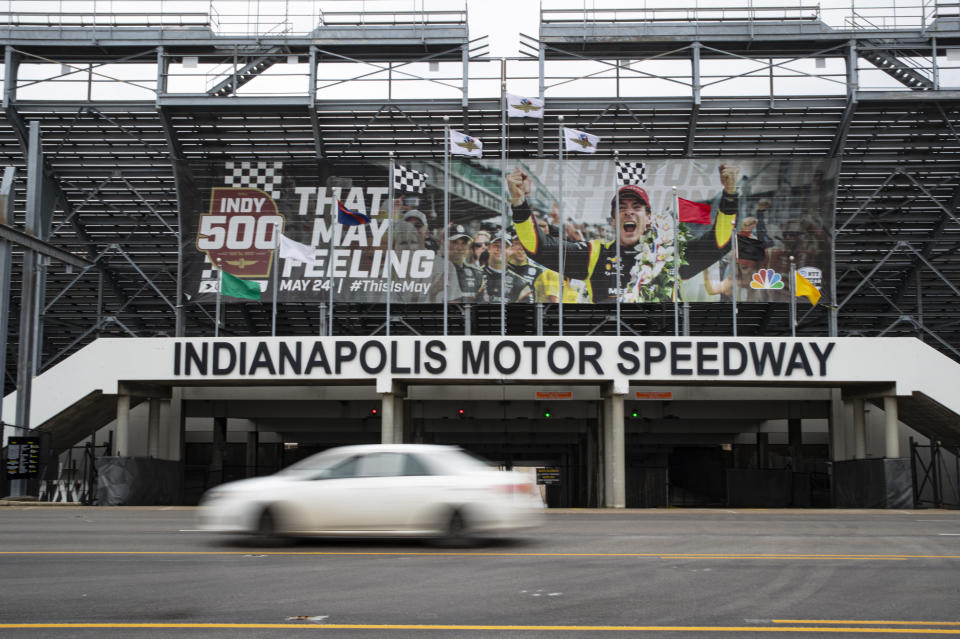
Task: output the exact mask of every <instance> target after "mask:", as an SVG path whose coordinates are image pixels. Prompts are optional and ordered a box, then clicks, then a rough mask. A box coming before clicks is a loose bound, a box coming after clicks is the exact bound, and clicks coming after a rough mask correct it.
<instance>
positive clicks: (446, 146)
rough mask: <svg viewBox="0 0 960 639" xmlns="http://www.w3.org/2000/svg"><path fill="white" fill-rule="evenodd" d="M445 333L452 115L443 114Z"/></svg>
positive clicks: (444, 326) (448, 273) (444, 328)
mask: <svg viewBox="0 0 960 639" xmlns="http://www.w3.org/2000/svg"><path fill="white" fill-rule="evenodd" d="M441 237H443V242H444V244H445V245H444V246H443V247H441V250H442V251H443V334H444V335H446V334H447V307H448V303H447V277H448V276H449V275H450V116H449V115H445V116H443V235H442V236H441Z"/></svg>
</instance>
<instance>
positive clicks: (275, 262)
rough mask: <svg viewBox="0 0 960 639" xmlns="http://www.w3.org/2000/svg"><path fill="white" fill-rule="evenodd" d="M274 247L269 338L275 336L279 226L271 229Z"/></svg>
mask: <svg viewBox="0 0 960 639" xmlns="http://www.w3.org/2000/svg"><path fill="white" fill-rule="evenodd" d="M273 233H274V236H275V237H274V246H273V313H272V321H271V323H270V337H276V336H277V277H278V275H277V269H278V268H279V265H280V225H279V224H277V225H276V226H274V227H273Z"/></svg>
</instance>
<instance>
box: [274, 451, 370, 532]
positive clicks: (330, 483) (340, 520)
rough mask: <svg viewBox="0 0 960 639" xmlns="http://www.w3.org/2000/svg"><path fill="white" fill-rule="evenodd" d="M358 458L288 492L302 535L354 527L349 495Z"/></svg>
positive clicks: (354, 486)
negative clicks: (301, 525)
mask: <svg viewBox="0 0 960 639" xmlns="http://www.w3.org/2000/svg"><path fill="white" fill-rule="evenodd" d="M361 458H362V456H361V455H354V456H351V457H348V458H346V459H344V460H343V461H341V462H340V463H339V464H336V465H335V466H332V467H331V468H329V469H326V470H324V471H322V472H318V473H317V474H315V475H312V476H307V477H304V478H303V479H302V480H301V481H298V482H297V485H296V488H295V489H294V490H293V491H291V494H290V496H289V501H290V503H291V507H292V508H295V509H296V510H297V511H298V512H299V513H301V515H302V517H301V520H302V521H303V522H304V527H305V530H304V532H311V533H336V532H340V531H343V530H349V529H350V528H351V527H352V526H354V525H355V522H354V513H353V510H354V509H353V495H354V494H355V493H356V492H357V480H358V477H357V473H358V469H359V465H360V460H361Z"/></svg>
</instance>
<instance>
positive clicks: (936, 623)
mask: <svg viewBox="0 0 960 639" xmlns="http://www.w3.org/2000/svg"><path fill="white" fill-rule="evenodd" d="M770 623H811V624H819V623H830V624H851V625H854V624H861V625H868V624H874V625H883V626H898V625H911V626H960V621H886V620H883V621H868V620H865V619H771V620H770Z"/></svg>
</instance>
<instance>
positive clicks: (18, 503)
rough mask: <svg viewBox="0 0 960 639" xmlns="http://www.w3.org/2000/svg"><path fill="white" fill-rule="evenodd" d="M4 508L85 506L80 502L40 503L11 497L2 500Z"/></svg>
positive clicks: (0, 504) (0, 499) (1, 503)
mask: <svg viewBox="0 0 960 639" xmlns="http://www.w3.org/2000/svg"><path fill="white" fill-rule="evenodd" d="M2 506H17V507H21V508H22V507H24V506H40V507H42V508H49V507H53V508H62V507H64V506H83V504H82V503H80V502H79V501H38V500H31V499H11V498H9V497H4V498H0V507H2Z"/></svg>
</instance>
